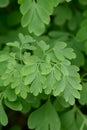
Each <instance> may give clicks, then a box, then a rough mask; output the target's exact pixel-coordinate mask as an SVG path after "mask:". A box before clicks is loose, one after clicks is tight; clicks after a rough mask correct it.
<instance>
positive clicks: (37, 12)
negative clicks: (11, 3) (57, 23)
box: [20, 0, 53, 35]
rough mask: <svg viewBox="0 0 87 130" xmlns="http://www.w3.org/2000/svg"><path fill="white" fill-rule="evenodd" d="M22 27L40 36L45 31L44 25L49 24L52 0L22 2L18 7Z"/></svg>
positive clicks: (25, 0) (27, 0)
mask: <svg viewBox="0 0 87 130" xmlns="http://www.w3.org/2000/svg"><path fill="white" fill-rule="evenodd" d="M28 5H29V6H28ZM20 10H21V13H22V14H23V17H22V26H23V27H26V26H28V30H29V32H30V33H32V32H33V33H34V34H35V35H40V34H42V33H43V32H44V31H45V24H48V23H49V22H50V15H51V14H52V12H53V1H52V0H49V1H47V0H44V1H43V0H39V1H37V2H35V1H34V0H33V1H32V0H24V1H23V2H22V4H21V6H20Z"/></svg>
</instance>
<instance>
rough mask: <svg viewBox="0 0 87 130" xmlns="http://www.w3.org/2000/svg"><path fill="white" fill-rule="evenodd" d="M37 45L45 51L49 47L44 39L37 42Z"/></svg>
mask: <svg viewBox="0 0 87 130" xmlns="http://www.w3.org/2000/svg"><path fill="white" fill-rule="evenodd" d="M37 45H38V46H39V47H40V48H41V49H42V50H43V52H45V51H46V50H48V49H49V45H47V44H46V43H45V42H44V41H40V42H37Z"/></svg>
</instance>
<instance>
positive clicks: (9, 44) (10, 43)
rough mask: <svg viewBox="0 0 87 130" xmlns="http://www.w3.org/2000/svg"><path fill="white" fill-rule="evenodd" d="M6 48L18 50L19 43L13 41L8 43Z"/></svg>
mask: <svg viewBox="0 0 87 130" xmlns="http://www.w3.org/2000/svg"><path fill="white" fill-rule="evenodd" d="M7 46H12V47H17V48H20V43H19V42H18V41H15V42H14V43H12V42H8V43H7Z"/></svg>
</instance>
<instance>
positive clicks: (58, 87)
mask: <svg viewBox="0 0 87 130" xmlns="http://www.w3.org/2000/svg"><path fill="white" fill-rule="evenodd" d="M65 87H66V86H65V79H64V78H62V79H61V80H59V81H57V82H56V84H55V87H54V89H53V95H54V96H58V95H60V93H62V92H63V91H64V89H65Z"/></svg>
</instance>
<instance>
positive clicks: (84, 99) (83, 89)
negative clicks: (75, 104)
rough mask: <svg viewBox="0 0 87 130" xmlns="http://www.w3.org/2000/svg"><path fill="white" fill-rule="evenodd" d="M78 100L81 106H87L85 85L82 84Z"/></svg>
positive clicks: (86, 88) (86, 87) (86, 84)
mask: <svg viewBox="0 0 87 130" xmlns="http://www.w3.org/2000/svg"><path fill="white" fill-rule="evenodd" d="M80 95H81V97H80V99H79V102H80V104H81V105H85V104H87V83H83V84H82V91H81V92H80Z"/></svg>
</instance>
